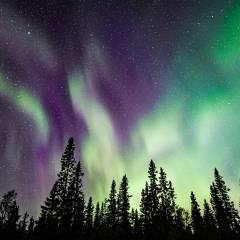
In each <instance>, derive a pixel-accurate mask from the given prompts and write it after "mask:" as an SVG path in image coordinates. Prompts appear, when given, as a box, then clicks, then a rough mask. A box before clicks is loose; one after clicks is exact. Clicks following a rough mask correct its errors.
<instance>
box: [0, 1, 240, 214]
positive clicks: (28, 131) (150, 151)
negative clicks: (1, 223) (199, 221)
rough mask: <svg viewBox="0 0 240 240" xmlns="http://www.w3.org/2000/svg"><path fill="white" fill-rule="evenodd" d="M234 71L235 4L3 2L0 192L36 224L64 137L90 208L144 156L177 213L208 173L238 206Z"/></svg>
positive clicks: (201, 191) (237, 40)
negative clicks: (173, 197) (163, 179)
mask: <svg viewBox="0 0 240 240" xmlns="http://www.w3.org/2000/svg"><path fill="white" fill-rule="evenodd" d="M239 65H240V2H239V1H234V0H223V1H222V0H216V1H200V0H199V1H197V0H189V1H184V0H182V1H180V0H179V1H178V0H175V1H173V0H159V1H158V0H148V1H137V0H132V1H83V0H82V1H80V0H79V1H74V0H68V1H64V0H58V1H57V0H52V1H45V0H42V1H37V0H32V1H27V0H26V1H20V0H13V1H9V3H7V1H0V112H1V117H0V136H1V140H0V151H1V159H0V193H1V194H2V193H3V192H6V191H8V190H9V189H12V188H14V189H16V191H17V192H18V193H19V195H18V199H19V203H20V205H22V206H23V207H25V208H26V207H27V208H30V209H31V211H32V214H34V215H36V214H37V212H38V211H39V206H40V204H41V203H42V202H43V200H44V198H45V197H46V196H47V194H48V193H49V190H50V187H51V186H52V184H53V182H54V180H55V179H56V174H57V171H58V168H59V163H60V158H61V154H62V152H63V150H64V146H65V144H66V143H67V139H68V138H69V137H71V136H73V137H74V139H75V141H76V145H77V149H76V155H77V159H81V161H82V164H83V167H84V172H85V177H84V178H85V189H86V192H87V194H89V195H92V196H93V199H94V200H95V201H96V200H103V198H104V197H105V196H106V194H107V193H108V191H109V188H110V183H111V181H112V179H113V178H114V179H116V180H117V182H119V180H120V179H121V177H122V176H123V174H125V173H126V174H127V176H128V178H129V183H130V192H131V194H133V195H134V196H135V197H134V198H133V199H132V202H133V203H135V202H137V201H138V200H139V196H140V192H141V188H142V187H143V186H144V184H145V181H146V177H147V173H146V170H147V166H148V164H149V161H150V159H153V160H154V161H155V162H156V164H157V166H158V167H160V166H162V167H163V168H164V169H165V170H166V172H167V175H168V178H169V179H171V180H172V181H173V184H174V187H175V190H176V193H177V200H178V203H181V204H182V205H183V206H186V207H188V204H189V194H190V191H191V190H193V191H194V192H195V193H196V195H197V197H198V198H199V199H200V201H201V203H202V200H203V198H209V191H207V190H208V189H209V185H210V183H211V182H212V180H213V169H214V167H217V168H218V169H219V171H220V172H221V173H222V175H223V176H224V178H225V180H226V182H227V184H228V185H229V186H230V187H231V189H232V191H231V195H232V196H233V199H234V200H235V201H238V200H239V185H238V184H239V177H240V164H239V161H240V160H239V159H240V151H239V149H240V137H239V133H240V114H239V105H240V81H239V76H240V66H239Z"/></svg>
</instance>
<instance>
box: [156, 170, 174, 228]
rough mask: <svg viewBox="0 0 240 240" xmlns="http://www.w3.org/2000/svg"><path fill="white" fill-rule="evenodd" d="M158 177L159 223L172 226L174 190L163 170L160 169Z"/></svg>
mask: <svg viewBox="0 0 240 240" xmlns="http://www.w3.org/2000/svg"><path fill="white" fill-rule="evenodd" d="M159 175H160V177H159V194H158V198H159V216H160V219H161V221H166V222H167V223H168V224H172V223H173V219H174V215H175V210H176V203H175V199H176V196H175V192H174V188H173V186H172V182H171V181H168V180H167V175H166V173H165V171H164V170H163V168H160V174H159Z"/></svg>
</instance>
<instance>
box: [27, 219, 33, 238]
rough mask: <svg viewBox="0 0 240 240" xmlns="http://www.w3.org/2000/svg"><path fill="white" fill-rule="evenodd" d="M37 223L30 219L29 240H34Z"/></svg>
mask: <svg viewBox="0 0 240 240" xmlns="http://www.w3.org/2000/svg"><path fill="white" fill-rule="evenodd" d="M34 227H35V221H34V219H33V217H31V218H30V221H29V224H28V231H27V240H29V239H32V237H33V233H34Z"/></svg>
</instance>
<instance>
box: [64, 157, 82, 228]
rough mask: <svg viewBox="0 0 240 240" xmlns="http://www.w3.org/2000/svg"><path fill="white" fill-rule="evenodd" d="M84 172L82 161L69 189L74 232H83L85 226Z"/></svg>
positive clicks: (78, 164)
mask: <svg viewBox="0 0 240 240" xmlns="http://www.w3.org/2000/svg"><path fill="white" fill-rule="evenodd" d="M83 175H84V174H83V172H82V168H81V163H80V161H79V162H78V163H77V166H76V169H75V173H74V176H73V180H72V183H71V184H70V187H69V191H68V192H69V201H70V202H71V204H69V206H72V209H71V208H69V212H70V211H72V214H71V216H72V229H73V230H74V231H78V232H81V231H82V230H83V224H84V207H85V200H84V193H83V189H82V187H83V184H82V177H83Z"/></svg>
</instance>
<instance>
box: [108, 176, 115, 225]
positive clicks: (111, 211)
mask: <svg viewBox="0 0 240 240" xmlns="http://www.w3.org/2000/svg"><path fill="white" fill-rule="evenodd" d="M116 223H117V191H116V182H115V181H114V180H113V181H112V184H111V191H110V194H109V198H108V202H107V224H108V226H109V227H111V228H112V227H114V226H116Z"/></svg>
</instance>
